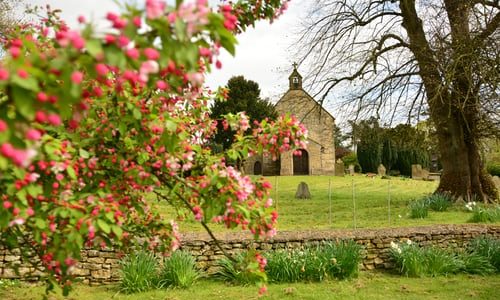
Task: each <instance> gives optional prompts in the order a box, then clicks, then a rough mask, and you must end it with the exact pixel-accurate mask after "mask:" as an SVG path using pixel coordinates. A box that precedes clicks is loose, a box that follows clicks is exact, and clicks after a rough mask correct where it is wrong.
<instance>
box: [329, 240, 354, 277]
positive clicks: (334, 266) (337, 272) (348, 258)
mask: <svg viewBox="0 0 500 300" xmlns="http://www.w3.org/2000/svg"><path fill="white" fill-rule="evenodd" d="M325 248H326V251H327V252H329V253H331V255H332V256H333V257H330V258H329V261H331V262H332V263H331V264H329V265H328V266H329V268H328V272H329V274H330V275H331V276H333V277H335V278H338V279H346V278H352V277H355V276H356V275H357V274H358V271H359V268H358V266H359V264H360V262H361V259H362V257H361V250H362V248H361V246H360V245H358V244H357V243H356V242H354V241H353V240H348V241H341V242H340V243H337V244H333V243H331V244H327V245H326V247H325Z"/></svg>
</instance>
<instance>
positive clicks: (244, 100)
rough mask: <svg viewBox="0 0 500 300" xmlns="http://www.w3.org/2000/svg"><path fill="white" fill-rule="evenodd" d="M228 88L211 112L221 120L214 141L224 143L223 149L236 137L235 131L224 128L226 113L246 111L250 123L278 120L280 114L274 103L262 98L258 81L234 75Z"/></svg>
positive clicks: (215, 118) (215, 117)
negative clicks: (223, 97) (224, 95)
mask: <svg viewBox="0 0 500 300" xmlns="http://www.w3.org/2000/svg"><path fill="white" fill-rule="evenodd" d="M227 89H228V92H227V98H226V99H224V100H222V101H216V102H215V103H214V105H213V106H212V108H211V112H210V116H211V118H212V119H214V120H219V122H218V124H217V133H216V134H215V135H214V137H213V142H214V143H216V144H218V145H222V149H223V150H226V149H228V148H229V147H230V146H231V144H232V143H233V139H234V132H231V131H230V130H228V128H227V126H226V128H224V127H225V126H224V124H223V122H222V120H223V117H224V116H225V115H227V114H229V113H232V114H237V113H240V112H245V114H246V116H247V117H248V119H249V122H250V124H253V122H254V121H257V122H261V121H262V120H266V119H267V120H276V118H277V116H278V115H277V112H276V111H275V109H274V105H273V104H271V103H270V102H269V101H267V100H263V99H261V98H260V88H259V84H258V83H256V82H254V81H252V80H247V79H245V78H244V77H243V76H234V77H232V78H231V79H229V81H228V82H227Z"/></svg>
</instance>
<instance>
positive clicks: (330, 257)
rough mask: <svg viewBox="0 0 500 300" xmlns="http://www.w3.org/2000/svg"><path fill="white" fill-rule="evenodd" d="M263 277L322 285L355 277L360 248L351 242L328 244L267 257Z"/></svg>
mask: <svg viewBox="0 0 500 300" xmlns="http://www.w3.org/2000/svg"><path fill="white" fill-rule="evenodd" d="M267 258H268V264H267V266H266V273H267V276H268V278H269V281H271V282H297V281H323V280H325V279H327V278H338V279H345V278H351V277H354V276H356V275H357V273H358V266H359V263H360V261H361V246H360V245H358V244H356V243H355V242H354V241H352V240H351V241H342V242H340V243H338V244H335V243H327V244H323V245H320V246H316V247H306V248H305V249H303V250H296V249H295V250H289V251H287V250H279V251H272V252H269V253H267Z"/></svg>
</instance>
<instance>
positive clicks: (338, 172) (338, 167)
mask: <svg viewBox="0 0 500 300" xmlns="http://www.w3.org/2000/svg"><path fill="white" fill-rule="evenodd" d="M344 175H345V168H344V163H343V162H342V160H341V159H339V160H337V162H336V163H335V176H344Z"/></svg>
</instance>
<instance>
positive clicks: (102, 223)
mask: <svg viewBox="0 0 500 300" xmlns="http://www.w3.org/2000/svg"><path fill="white" fill-rule="evenodd" d="M97 226H99V228H100V229H101V230H102V231H104V233H106V234H109V233H110V232H111V228H110V227H109V224H108V223H106V222H105V221H104V220H101V219H97Z"/></svg>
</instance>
